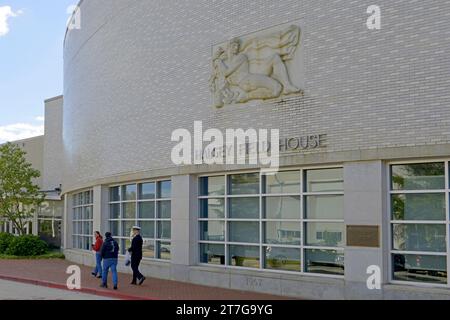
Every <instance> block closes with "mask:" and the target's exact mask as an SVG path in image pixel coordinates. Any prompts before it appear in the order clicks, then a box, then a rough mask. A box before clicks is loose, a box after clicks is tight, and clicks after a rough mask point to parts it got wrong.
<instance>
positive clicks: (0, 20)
mask: <svg viewBox="0 0 450 320" xmlns="http://www.w3.org/2000/svg"><path fill="white" fill-rule="evenodd" d="M22 13H23V11H22V10H18V11H16V12H14V11H13V10H12V8H11V7H10V6H3V7H0V37H2V36H5V35H7V34H8V32H9V25H8V19H9V18H14V17H17V16H19V15H21V14H22Z"/></svg>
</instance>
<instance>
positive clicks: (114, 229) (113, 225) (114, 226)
mask: <svg viewBox="0 0 450 320" xmlns="http://www.w3.org/2000/svg"><path fill="white" fill-rule="evenodd" d="M109 232H111V234H112V236H113V237H117V236H118V235H119V221H111V222H110V229H109Z"/></svg>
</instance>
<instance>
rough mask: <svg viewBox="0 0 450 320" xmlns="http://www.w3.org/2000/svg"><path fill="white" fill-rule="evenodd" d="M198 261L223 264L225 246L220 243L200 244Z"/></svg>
mask: <svg viewBox="0 0 450 320" xmlns="http://www.w3.org/2000/svg"><path fill="white" fill-rule="evenodd" d="M200 262H201V263H209V264H216V265H224V264H225V246H224V245H220V244H209V243H201V244H200Z"/></svg>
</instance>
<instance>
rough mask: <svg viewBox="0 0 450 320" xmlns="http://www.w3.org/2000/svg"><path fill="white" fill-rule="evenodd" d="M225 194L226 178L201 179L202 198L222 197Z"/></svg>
mask: <svg viewBox="0 0 450 320" xmlns="http://www.w3.org/2000/svg"><path fill="white" fill-rule="evenodd" d="M224 194H225V177H224V176H218V177H203V178H200V195H201V196H221V195H224Z"/></svg>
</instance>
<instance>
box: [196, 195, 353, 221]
mask: <svg viewBox="0 0 450 320" xmlns="http://www.w3.org/2000/svg"><path fill="white" fill-rule="evenodd" d="M303 199H304V201H305V204H304V214H303V218H304V219H331V220H333V219H343V218H344V197H343V195H340V194H339V195H307V196H304V198H303ZM227 201H228V203H227V206H228V218H229V219H259V218H260V211H261V210H260V199H259V197H239V198H228V199H227ZM301 211H302V210H301V197H300V196H262V218H263V219H292V220H300V219H302V213H301ZM200 218H202V219H224V218H225V198H207V199H200Z"/></svg>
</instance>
